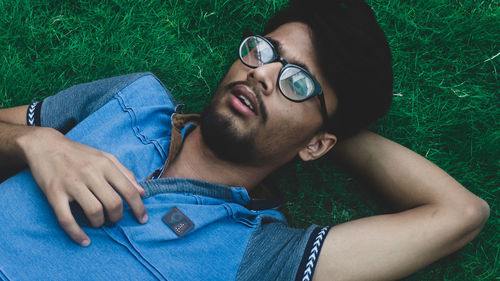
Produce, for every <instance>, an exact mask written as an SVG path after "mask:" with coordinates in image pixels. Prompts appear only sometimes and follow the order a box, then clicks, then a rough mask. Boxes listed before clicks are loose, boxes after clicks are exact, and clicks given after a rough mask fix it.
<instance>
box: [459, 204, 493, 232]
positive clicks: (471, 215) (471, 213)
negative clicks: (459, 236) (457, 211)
mask: <svg viewBox="0 0 500 281" xmlns="http://www.w3.org/2000/svg"><path fill="white" fill-rule="evenodd" d="M463 215H464V220H465V221H466V223H467V225H468V227H469V230H470V231H477V233H479V231H480V230H481V229H482V228H483V226H484V225H485V224H486V221H487V220H488V218H489V217H490V206H489V205H488V203H486V201H484V200H483V199H481V198H479V197H477V198H476V199H475V200H472V201H471V202H469V203H467V204H466V205H465V206H464V211H463Z"/></svg>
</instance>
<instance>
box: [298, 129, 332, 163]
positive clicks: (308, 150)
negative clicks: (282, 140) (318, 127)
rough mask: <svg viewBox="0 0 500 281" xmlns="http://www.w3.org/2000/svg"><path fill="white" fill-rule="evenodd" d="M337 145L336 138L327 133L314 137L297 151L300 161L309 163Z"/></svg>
mask: <svg viewBox="0 0 500 281" xmlns="http://www.w3.org/2000/svg"><path fill="white" fill-rule="evenodd" d="M336 143H337V137H336V136H335V135H332V134H330V133H327V132H321V133H319V134H317V135H315V136H314V137H313V138H312V139H311V140H310V141H309V143H308V144H307V145H306V146H305V147H304V148H302V149H301V150H300V151H299V157H300V159H302V161H311V160H316V159H318V158H320V157H321V156H323V155H325V154H326V153H327V152H328V151H330V149H332V147H333V146H334V145H335V144H336Z"/></svg>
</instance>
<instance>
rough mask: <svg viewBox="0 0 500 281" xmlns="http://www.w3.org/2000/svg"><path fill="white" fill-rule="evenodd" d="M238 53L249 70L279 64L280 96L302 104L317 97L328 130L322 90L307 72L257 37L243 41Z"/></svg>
mask: <svg viewBox="0 0 500 281" xmlns="http://www.w3.org/2000/svg"><path fill="white" fill-rule="evenodd" d="M238 51H239V56H240V60H241V62H243V63H244V64H245V65H246V66H248V67H251V68H257V67H259V66H261V65H264V64H268V63H273V62H278V61H279V62H281V63H282V64H283V67H282V68H281V71H280V73H279V75H278V87H279V89H280V91H281V94H283V96H284V97H285V98H287V99H288V100H291V101H293V102H303V101H305V100H308V99H310V98H312V97H313V96H318V98H319V100H320V103H321V115H322V116H323V126H324V128H325V129H326V128H328V127H327V124H328V114H327V112H326V105H325V97H324V96H323V90H322V89H321V86H320V85H319V83H318V81H316V79H314V77H313V76H312V74H311V73H309V71H307V70H306V69H304V68H303V67H300V66H298V65H295V64H292V63H288V62H287V61H286V60H285V59H284V58H282V57H281V56H280V55H279V54H278V52H277V51H276V48H275V47H274V45H273V44H272V43H271V42H269V40H267V39H266V38H264V37H262V36H259V35H252V36H249V37H247V38H245V39H243V41H242V42H241V44H240V48H239V50H238Z"/></svg>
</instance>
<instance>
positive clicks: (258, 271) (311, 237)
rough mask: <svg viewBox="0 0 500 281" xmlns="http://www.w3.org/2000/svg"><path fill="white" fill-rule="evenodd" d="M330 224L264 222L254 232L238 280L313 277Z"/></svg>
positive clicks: (304, 278)
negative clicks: (304, 225) (299, 226)
mask: <svg viewBox="0 0 500 281" xmlns="http://www.w3.org/2000/svg"><path fill="white" fill-rule="evenodd" d="M329 230H330V227H328V226H327V227H320V226H317V225H312V226H310V227H309V228H307V229H295V228H290V227H288V226H287V225H286V224H284V223H282V222H273V223H269V224H263V225H260V226H259V227H258V228H257V229H256V231H255V232H254V233H253V234H252V237H251V238H250V241H249V243H248V246H247V249H246V252H245V255H244V257H243V260H242V262H241V265H240V268H239V270H238V274H237V278H236V280H238V281H239V280H301V281H302V280H304V281H307V280H312V277H313V274H314V269H315V266H316V262H317V261H318V256H319V253H320V251H321V247H322V246H323V241H324V239H325V237H326V235H327V233H328V231H329Z"/></svg>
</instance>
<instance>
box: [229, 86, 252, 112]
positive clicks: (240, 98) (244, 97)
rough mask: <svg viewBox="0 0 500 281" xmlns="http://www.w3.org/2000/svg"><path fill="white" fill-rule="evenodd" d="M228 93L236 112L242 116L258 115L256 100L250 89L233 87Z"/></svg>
mask: <svg viewBox="0 0 500 281" xmlns="http://www.w3.org/2000/svg"><path fill="white" fill-rule="evenodd" d="M230 93H231V96H230V102H231V104H232V106H233V108H234V109H236V111H238V112H240V113H242V114H244V115H258V112H259V105H258V103H257V98H256V96H255V94H254V93H253V92H252V91H251V90H250V88H248V87H247V86H246V85H241V84H240V85H236V86H234V87H233V88H232V89H231V92H230Z"/></svg>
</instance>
